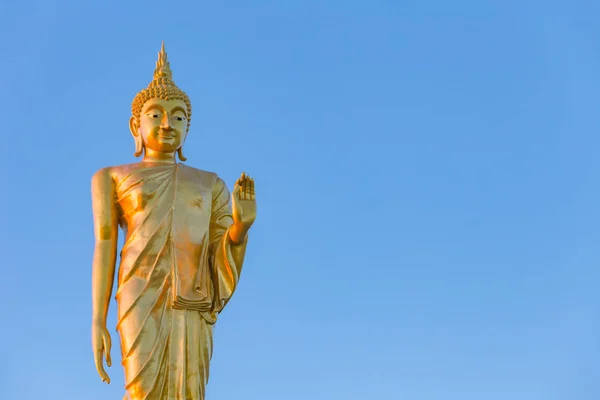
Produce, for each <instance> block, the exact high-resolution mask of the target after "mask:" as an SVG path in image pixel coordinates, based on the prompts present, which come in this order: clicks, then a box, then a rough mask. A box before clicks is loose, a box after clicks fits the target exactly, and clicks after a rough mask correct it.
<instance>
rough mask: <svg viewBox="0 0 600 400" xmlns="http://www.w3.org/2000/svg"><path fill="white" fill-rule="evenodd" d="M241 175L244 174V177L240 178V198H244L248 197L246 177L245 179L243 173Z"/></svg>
mask: <svg viewBox="0 0 600 400" xmlns="http://www.w3.org/2000/svg"><path fill="white" fill-rule="evenodd" d="M242 175H243V176H244V178H243V179H242V190H241V193H242V197H241V198H242V200H246V199H247V198H248V197H247V193H248V192H247V190H248V189H247V187H248V183H247V179H246V174H245V173H243V174H242Z"/></svg>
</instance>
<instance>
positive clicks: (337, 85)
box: [0, 0, 600, 400]
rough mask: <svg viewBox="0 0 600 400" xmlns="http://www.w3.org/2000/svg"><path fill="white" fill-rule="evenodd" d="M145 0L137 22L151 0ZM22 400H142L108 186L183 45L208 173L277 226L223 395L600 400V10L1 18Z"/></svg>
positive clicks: (160, 7) (236, 322)
mask: <svg viewBox="0 0 600 400" xmlns="http://www.w3.org/2000/svg"><path fill="white" fill-rule="evenodd" d="M124 3H127V4H126V5H125V4H124ZM0 15H1V17H2V25H1V26H0V33H1V36H2V38H3V40H2V49H3V50H2V51H3V56H2V61H1V62H0V84H1V87H0V89H1V91H0V93H1V95H0V110H1V111H2V127H1V135H2V146H1V149H2V156H1V157H0V167H1V169H0V174H1V175H0V176H1V184H0V190H1V193H2V196H0V202H1V204H0V212H1V214H0V217H1V223H0V253H1V256H2V257H1V262H0V264H1V265H0V268H1V274H2V276H1V279H0V293H1V295H0V297H1V299H2V307H0V312H1V315H0V317H1V318H0V321H2V322H1V324H2V328H1V329H0V341H1V343H2V355H1V357H0V359H1V361H0V398H2V399H6V400H22V399H44V400H46V399H49V400H53V399H57V400H58V399H60V400H64V399H67V400H70V399H85V400H106V399H121V398H122V396H123V393H124V390H123V370H122V367H121V365H120V351H119V341H118V335H117V334H116V332H115V330H114V325H115V322H116V321H115V313H114V311H115V308H114V302H113V303H112V305H111V306H112V308H111V313H110V315H109V330H110V332H111V333H112V337H113V344H114V345H113V351H112V355H113V360H114V362H113V367H112V368H110V369H109V370H108V371H109V374H110V376H111V378H112V383H111V384H110V385H108V386H107V385H106V384H103V383H101V382H100V378H99V377H98V375H97V374H96V371H95V368H94V363H93V357H92V351H91V341H90V321H91V295H90V288H91V283H90V280H91V260H92V253H93V231H92V216H91V199H90V178H91V176H92V174H93V173H94V172H95V171H96V170H97V169H99V168H101V167H104V166H108V165H116V164H124V163H130V162H133V161H134V160H135V159H134V157H133V151H134V144H133V140H132V139H131V136H130V133H129V130H128V118H129V116H130V103H131V100H132V99H133V97H134V96H135V94H136V93H137V92H138V91H139V90H141V89H142V88H144V87H146V85H147V84H148V83H149V82H150V80H151V78H152V73H153V70H154V63H155V61H156V57H157V52H158V50H159V48H160V43H161V41H162V40H163V39H164V40H165V42H166V47H167V52H168V54H169V59H170V61H171V67H172V69H173V73H174V78H175V81H176V82H177V84H178V85H179V86H180V87H181V88H182V89H184V90H185V91H186V92H187V93H188V94H189V95H190V97H191V99H192V103H193V109H194V113H193V119H192V126H191V131H190V136H189V139H188V140H187V142H186V144H185V152H186V154H187V156H188V161H187V163H188V164H189V165H192V166H195V167H198V168H202V169H206V170H210V171H215V172H218V173H219V174H220V176H221V177H223V179H224V180H225V181H226V182H227V184H228V185H229V187H230V188H231V187H232V185H233V183H234V182H235V179H236V178H237V177H238V175H239V174H240V173H241V172H242V171H246V172H248V173H249V174H251V175H252V176H253V177H254V178H255V179H256V185H257V193H258V206H259V215H258V219H257V222H256V224H255V226H254V227H253V229H252V236H251V238H250V244H249V249H248V254H247V258H246V263H245V269H244V272H243V274H242V280H241V284H240V286H239V289H238V291H237V292H236V294H235V296H234V298H233V300H232V301H231V303H229V305H228V307H227V309H226V310H225V312H223V314H222V315H221V317H220V320H219V322H218V325H217V329H216V332H215V335H216V336H215V350H214V357H213V362H212V364H211V378H210V382H209V386H208V400H225V399H247V400H253V399H256V400H271V399H272V400H282V399H285V400H296V399H298V400H300V399H302V400H304V399H312V400H331V399H345V400H352V399H356V400H359V399H360V400H363V399H374V400H388V399H389V400H453V399H457V400H482V399H483V400H508V399H510V400H597V399H598V398H599V397H600V296H599V293H600V291H599V290H598V287H599V284H600V268H599V262H600V186H599V181H600V122H599V120H598V110H599V109H600V100H599V93H600V25H598V15H600V3H599V2H597V1H583V0H564V1H551V0H543V1H542V0H538V1H534V0H512V1H509V0H502V1H481V0H470V1H468V0H453V1H443V0H438V1H416V0H409V1H399V0H398V1H393V0H387V1H383V0H369V1H366V0H365V1H351V0H346V1H333V0H330V1H325V0H319V1H317V0H312V1H308V0H303V1H300V0H286V1H274V0H271V1H266V0H257V1H240V0H237V1H234V0H230V1H220V2H217V1H212V2H208V1H193V2H192V1H178V2H172V3H170V4H168V3H167V2H157V1H144V2H141V1H135V2H134V1H130V2H121V1H116V0H115V1H98V2H88V1H52V0H37V1H33V0H32V1H28V2H13V1H9V0H4V1H3V2H2V3H1V5H0Z"/></svg>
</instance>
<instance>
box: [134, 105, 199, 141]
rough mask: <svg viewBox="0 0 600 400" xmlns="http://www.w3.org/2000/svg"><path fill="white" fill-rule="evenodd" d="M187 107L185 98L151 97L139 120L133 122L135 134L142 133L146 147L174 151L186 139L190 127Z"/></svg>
mask: <svg viewBox="0 0 600 400" xmlns="http://www.w3.org/2000/svg"><path fill="white" fill-rule="evenodd" d="M187 112H188V110H187V107H186V105H185V102H184V101H183V100H163V99H150V100H148V101H146V103H145V104H144V107H143V108H142V112H141V113H140V118H139V121H135V118H133V119H132V122H131V131H132V133H133V134H134V136H137V135H141V137H142V140H143V143H144V146H145V147H146V149H149V150H154V151H157V152H160V153H173V152H175V151H177V149H179V148H180V147H181V146H182V145H183V142H184V141H185V137H186V135H187V127H188V115H187Z"/></svg>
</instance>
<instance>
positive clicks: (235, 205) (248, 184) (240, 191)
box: [229, 173, 256, 243]
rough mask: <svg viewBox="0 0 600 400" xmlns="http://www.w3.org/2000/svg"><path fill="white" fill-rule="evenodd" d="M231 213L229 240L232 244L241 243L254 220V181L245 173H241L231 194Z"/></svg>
mask: <svg viewBox="0 0 600 400" xmlns="http://www.w3.org/2000/svg"><path fill="white" fill-rule="evenodd" d="M231 212H232V217H233V225H232V226H231V229H230V230H229V238H230V239H231V241H232V242H233V243H242V242H243V241H244V239H245V238H246V234H247V233H248V230H249V229H250V227H251V226H252V224H253V223H254V220H255V219H256V198H255V194H254V179H252V178H250V177H249V176H248V175H246V173H242V175H241V176H240V178H239V179H238V180H237V182H236V183H235V187H234V188H233V192H232V193H231Z"/></svg>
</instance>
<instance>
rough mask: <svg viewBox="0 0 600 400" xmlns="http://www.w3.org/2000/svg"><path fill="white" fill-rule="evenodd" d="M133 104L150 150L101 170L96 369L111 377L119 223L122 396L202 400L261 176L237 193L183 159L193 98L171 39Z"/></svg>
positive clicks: (245, 179)
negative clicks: (173, 59) (174, 67)
mask: <svg viewBox="0 0 600 400" xmlns="http://www.w3.org/2000/svg"><path fill="white" fill-rule="evenodd" d="M131 111H132V116H131V118H130V121H129V127H130V131H131V134H132V135H133V139H134V141H135V153H134V154H135V156H138V157H139V156H142V160H141V161H140V162H136V163H133V164H126V165H118V166H112V167H106V168H102V169H100V170H99V171H97V172H96V173H95V174H94V176H93V178H92V208H93V217H94V235H95V249H94V258H93V268H92V269H93V272H92V275H93V276H92V307H93V315H92V346H93V351H94V359H95V363H96V369H97V370H98V373H99V374H100V377H101V378H102V380H103V381H105V382H107V383H109V382H110V379H109V377H108V375H107V373H106V371H105V369H104V361H106V364H107V365H108V366H109V367H110V365H111V357H110V350H111V338H110V334H109V332H108V330H107V328H106V319H107V318H106V317H107V313H108V307H109V303H110V297H111V295H112V292H113V280H114V275H115V270H116V264H117V241H118V233H119V227H120V228H121V230H122V231H123V233H124V235H125V242H124V245H123V248H122V249H121V253H120V262H119V268H118V279H117V283H118V286H117V289H116V296H115V298H116V301H117V318H118V322H117V331H118V332H119V336H120V339H121V340H120V342H121V355H122V364H123V367H124V370H125V391H126V393H125V397H124V400H203V399H204V393H205V386H206V383H207V381H208V375H209V362H210V359H211V355H212V350H213V326H214V324H215V322H216V321H217V316H218V314H219V313H220V312H221V311H222V310H223V308H224V307H225V305H226V304H227V302H228V301H229V300H230V299H231V297H232V295H233V293H234V291H235V289H236V286H237V284H238V280H239V277H240V273H241V270H242V265H243V262H244V255H245V252H246V244H247V241H248V237H247V233H248V231H249V229H250V227H251V226H252V224H253V222H254V220H255V218H256V201H255V194H254V181H253V179H252V178H250V177H249V176H247V175H246V174H244V173H242V174H241V176H240V178H239V179H238V180H237V182H236V183H235V186H234V189H233V191H232V192H231V193H230V192H229V190H228V188H227V186H226V185H225V183H224V182H223V180H222V179H221V178H220V177H219V176H218V175H217V174H215V173H213V172H208V171H203V170H200V169H196V168H192V167H190V166H188V165H186V164H184V163H183V162H182V161H185V160H186V159H185V157H184V156H183V144H184V143H185V139H186V137H187V134H188V130H189V127H190V121H191V116H192V106H191V103H190V99H189V98H188V96H187V95H186V94H185V93H184V92H183V91H182V90H181V89H179V88H178V87H177V85H175V82H174V81H173V76H172V72H171V68H170V65H169V62H168V60H167V53H166V52H165V48H164V43H163V45H162V48H161V50H160V52H159V55H158V61H157V63H156V69H155V71H154V79H153V80H152V82H150V84H149V85H148V87H147V88H146V89H143V90H142V91H140V92H139V93H138V94H137V96H136V97H135V98H134V100H133V104H132V110H131ZM177 158H179V161H178V160H177Z"/></svg>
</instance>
